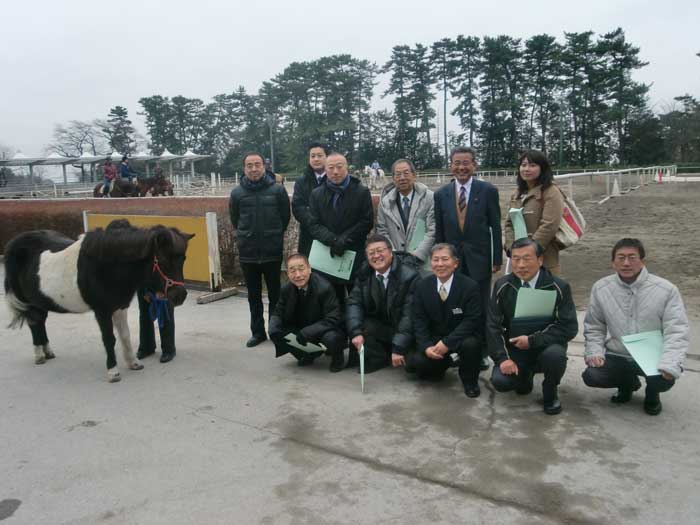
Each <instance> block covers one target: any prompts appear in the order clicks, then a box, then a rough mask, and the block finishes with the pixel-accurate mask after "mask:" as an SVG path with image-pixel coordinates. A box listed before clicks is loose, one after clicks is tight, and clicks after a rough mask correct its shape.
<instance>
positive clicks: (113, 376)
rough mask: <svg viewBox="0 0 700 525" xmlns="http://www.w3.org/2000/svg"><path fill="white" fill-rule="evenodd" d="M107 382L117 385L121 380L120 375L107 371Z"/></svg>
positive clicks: (116, 372)
mask: <svg viewBox="0 0 700 525" xmlns="http://www.w3.org/2000/svg"><path fill="white" fill-rule="evenodd" d="M107 380H108V381H109V382H110V383H118V382H119V381H121V380H122V376H121V374H120V373H119V372H118V371H117V370H114V371H112V370H108V371H107Z"/></svg>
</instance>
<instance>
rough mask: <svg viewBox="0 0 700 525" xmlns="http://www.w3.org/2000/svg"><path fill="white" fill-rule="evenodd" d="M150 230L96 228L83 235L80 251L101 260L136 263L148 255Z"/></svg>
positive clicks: (123, 227)
mask: <svg viewBox="0 0 700 525" xmlns="http://www.w3.org/2000/svg"><path fill="white" fill-rule="evenodd" d="M152 236H153V234H152V232H151V230H150V229H149V230H142V229H140V228H135V227H133V226H131V225H128V226H118V227H113V228H112V227H110V226H107V228H106V229H102V228H97V229H95V230H93V231H89V232H87V233H86V234H85V238H84V239H83V245H82V251H83V253H84V254H86V255H89V256H90V257H94V258H96V259H101V260H111V261H122V262H128V261H138V260H141V259H145V258H146V257H148V256H149V254H150V242H149V241H150V240H151V238H152Z"/></svg>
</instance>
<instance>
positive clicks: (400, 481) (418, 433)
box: [0, 292, 700, 524]
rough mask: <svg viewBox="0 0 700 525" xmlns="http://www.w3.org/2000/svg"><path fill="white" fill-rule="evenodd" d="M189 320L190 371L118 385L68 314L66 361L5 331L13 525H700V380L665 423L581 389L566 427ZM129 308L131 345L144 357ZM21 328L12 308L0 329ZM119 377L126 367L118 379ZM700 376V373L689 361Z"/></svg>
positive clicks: (152, 370)
mask: <svg viewBox="0 0 700 525" xmlns="http://www.w3.org/2000/svg"><path fill="white" fill-rule="evenodd" d="M194 297H196V292H193V293H191V295H190V297H189V298H188V300H187V302H186V303H185V305H183V306H182V307H180V308H178V309H177V310H176V315H177V323H178V324H177V347H178V355H177V358H176V359H175V360H174V361H173V362H172V363H168V364H166V365H161V364H160V363H158V361H157V359H154V358H149V359H147V360H146V361H145V365H146V368H145V369H144V370H142V371H139V372H132V371H128V370H123V372H122V375H123V379H122V382H121V383H117V384H108V383H107V381H106V371H105V368H104V360H105V359H104V351H103V350H102V349H101V343H100V337H99V332H98V328H97V324H96V323H95V322H94V320H93V318H92V317H91V316H90V315H84V316H79V315H53V316H50V317H49V323H48V330H49V337H50V339H51V343H52V346H53V348H54V350H55V352H56V354H57V358H56V359H55V360H52V361H50V362H48V363H47V364H45V365H42V366H37V365H34V364H33V352H32V348H31V345H30V336H29V332H28V330H26V328H25V329H22V330H14V331H11V330H7V329H4V328H3V329H2V330H0V341H2V343H1V344H2V351H0V407H1V408H0V410H1V415H0V422H1V424H0V443H1V444H2V447H1V450H2V454H0V471H1V472H2V478H1V481H0V521H3V520H6V522H7V523H8V524H20V523H22V524H24V523H27V524H42V523H51V524H54V523H71V524H94V523H107V524H121V523H138V524H161V523H162V524H179V523H207V524H208V523H236V524H247V523H264V524H273V523H274V524H276V523H283V524H285V523H299V524H302V523H364V524H368V523H400V524H406V523H416V524H424V523H445V524H447V523H488V524H494V523H527V524H531V523H664V524H670V523H698V521H699V520H700V498H698V486H700V459H699V458H698V455H697V451H698V444H699V442H700V438H699V437H698V436H699V435H700V420H699V418H698V409H697V406H698V405H697V397H698V387H699V384H700V377H699V374H698V373H697V372H694V371H691V372H687V373H686V374H684V376H683V378H682V380H681V381H680V382H679V383H678V384H677V385H676V387H675V388H673V389H672V390H671V391H670V392H669V393H668V394H666V395H664V396H663V397H662V399H663V402H664V411H663V413H662V414H661V415H660V416H658V417H650V416H647V415H645V414H644V413H643V411H642V406H641V400H642V396H641V395H639V394H638V395H636V396H635V397H634V399H633V401H632V402H631V403H630V404H629V405H628V406H624V407H615V406H611V404H610V403H609V402H608V398H609V397H610V394H611V393H612V392H610V391H603V390H591V389H587V388H585V387H584V385H583V383H582V382H581V380H580V374H581V371H582V358H581V353H582V348H581V345H580V343H574V344H572V345H571V347H570V360H569V369H568V370H567V373H566V377H565V379H564V383H563V386H562V387H561V395H560V397H561V400H562V403H563V405H564V412H563V413H562V414H561V415H559V416H555V417H550V416H546V415H544V414H543V413H542V411H541V405H540V399H539V398H540V392H539V390H540V389H539V387H536V389H535V392H534V393H533V394H532V395H530V396H525V397H519V396H517V395H515V394H512V395H510V394H508V395H505V394H499V395H495V394H494V392H493V391H492V390H491V389H490V387H489V384H488V383H487V381H486V377H487V375H486V374H482V375H483V379H482V392H483V393H482V396H481V397H480V398H479V399H477V400H471V399H468V398H467V397H465V396H464V394H463V393H462V390H461V388H460V385H459V381H458V379H457V377H456V374H455V373H454V371H453V372H452V373H451V374H450V375H449V377H448V380H446V382H445V383H444V384H439V385H434V384H421V383H418V382H416V381H413V380H410V379H408V378H407V377H406V376H405V375H404V374H403V372H402V371H399V370H382V371H380V372H377V373H375V374H372V375H370V376H368V378H367V390H366V393H365V394H364V395H363V394H361V393H360V388H359V376H358V375H357V374H356V373H354V372H351V371H344V372H342V373H339V374H330V373H329V372H328V371H327V366H328V360H327V358H324V359H323V360H321V362H319V363H317V364H316V365H315V366H313V367H311V368H299V367H297V366H296V365H295V362H294V360H293V359H292V358H291V357H289V356H285V357H283V358H280V359H277V360H275V359H274V357H273V355H274V354H273V347H272V345H271V344H270V343H269V342H268V343H265V344H263V345H261V346H260V347H258V348H256V349H252V350H251V349H246V348H244V347H243V345H242V342H243V341H245V339H246V338H247V336H248V330H247V323H248V314H247V303H246V302H245V300H243V299H242V298H230V299H226V300H224V301H220V302H217V303H213V304H210V305H204V306H198V305H196V304H195V301H194ZM135 314H136V310H135V308H132V312H131V317H130V318H131V327H132V340H135V339H136V333H135V332H136V322H135V321H136V315H135ZM7 322H8V314H7V312H6V311H5V309H4V308H0V325H1V326H3V327H4V326H6V325H7ZM120 364H122V363H121V361H120ZM688 365H689V367H690V368H693V369H695V370H700V361H698V359H697V358H693V359H690V360H689V362H688Z"/></svg>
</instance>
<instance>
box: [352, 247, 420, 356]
mask: <svg viewBox="0 0 700 525" xmlns="http://www.w3.org/2000/svg"><path fill="white" fill-rule="evenodd" d="M375 274H376V272H375V271H374V270H373V269H372V268H371V267H370V266H369V264H367V263H365V264H363V265H362V267H361V268H360V269H359V271H358V272H357V279H356V280H355V284H354V286H353V288H352V291H351V292H350V297H348V305H347V308H346V314H345V324H346V326H347V329H348V335H349V336H350V337H351V338H352V337H355V336H356V335H362V333H363V327H364V324H365V323H364V321H365V318H367V317H370V318H371V317H374V318H377V317H379V316H380V315H381V314H380V308H383V305H382V306H380V301H382V298H381V297H380V296H379V291H380V284H379V281H377V279H376V277H375ZM418 278H419V275H418V271H417V270H416V269H414V268H411V267H410V266H408V265H406V264H403V263H402V262H401V260H400V259H399V257H398V256H397V255H396V254H394V260H393V262H392V263H391V271H390V273H389V283H388V285H387V289H386V302H385V303H384V304H385V305H386V315H387V318H388V321H389V324H391V331H392V339H391V346H392V351H393V352H394V353H397V354H402V355H403V354H405V353H406V351H407V350H408V349H409V348H410V347H411V345H412V343H413V330H412V328H411V306H412V301H413V287H414V283H415V282H416V281H417V279H418Z"/></svg>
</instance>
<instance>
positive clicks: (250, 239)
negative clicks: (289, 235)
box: [228, 176, 290, 263]
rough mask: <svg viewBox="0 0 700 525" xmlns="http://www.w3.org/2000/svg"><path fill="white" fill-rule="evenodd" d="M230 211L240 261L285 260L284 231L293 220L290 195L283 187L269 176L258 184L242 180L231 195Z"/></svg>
mask: <svg viewBox="0 0 700 525" xmlns="http://www.w3.org/2000/svg"><path fill="white" fill-rule="evenodd" d="M228 209H229V214H230V216H231V224H233V227H234V228H235V230H236V241H237V242H238V253H239V256H240V260H241V262H243V263H265V262H271V261H279V260H281V259H282V250H283V246H284V231H285V230H286V229H287V225H288V224H289V217H290V212H289V196H288V195H287V191H286V190H285V189H284V186H282V185H280V184H275V180H274V179H272V178H270V177H269V176H264V177H263V178H262V179H261V180H260V184H257V185H256V184H253V183H251V181H250V179H248V178H247V177H243V178H242V179H241V183H240V185H238V186H236V187H235V188H234V189H233V191H232V192H231V197H230V199H229V202H228Z"/></svg>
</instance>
